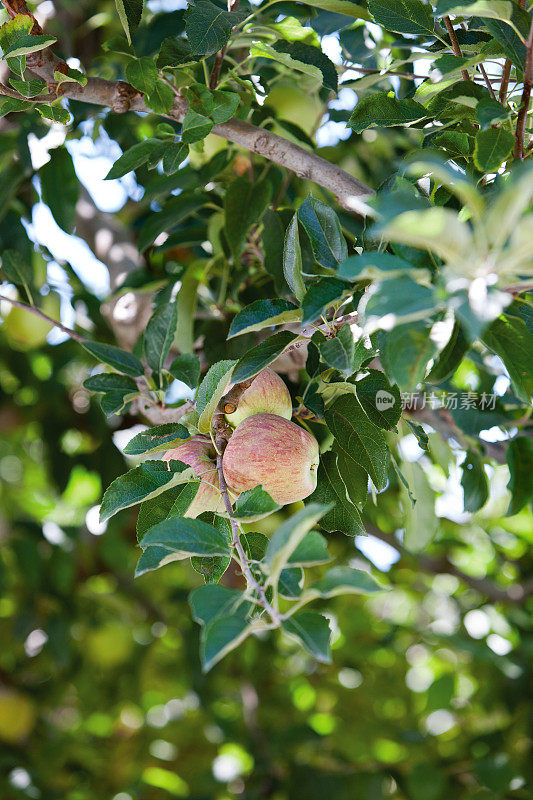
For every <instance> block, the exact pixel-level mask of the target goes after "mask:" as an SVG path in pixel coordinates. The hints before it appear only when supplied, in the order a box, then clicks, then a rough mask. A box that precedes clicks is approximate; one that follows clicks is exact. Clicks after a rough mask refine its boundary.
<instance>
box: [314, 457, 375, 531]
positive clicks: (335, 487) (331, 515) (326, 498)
mask: <svg viewBox="0 0 533 800" xmlns="http://www.w3.org/2000/svg"><path fill="white" fill-rule="evenodd" d="M338 458H339V459H340V456H339V457H338V456H337V454H336V453H333V452H329V453H324V454H323V455H322V456H321V459H320V465H319V467H318V481H317V487H316V489H315V491H314V492H313V494H312V495H311V496H310V497H309V498H308V499H309V500H310V501H311V502H315V503H329V505H330V510H329V511H328V512H327V514H325V515H324V516H323V517H322V519H321V520H320V525H321V527H322V528H324V530H326V531H341V532H342V533H346V534H347V535H348V536H361V535H364V534H365V528H364V525H363V522H362V520H361V515H360V513H359V511H358V509H357V508H356V506H355V505H354V504H353V502H352V500H351V498H350V495H349V494H348V490H347V488H346V484H345V483H344V480H346V481H349V474H350V473H351V475H352V477H353V476H355V480H356V482H357V483H358V484H359V485H358V486H357V487H355V486H354V487H353V491H354V493H357V496H358V498H359V497H361V495H362V492H363V491H364V496H365V497H366V494H367V491H368V475H367V473H366V472H365V471H364V470H363V469H361V467H359V466H358V465H355V469H350V473H348V472H347V471H346V472H345V471H344V470H343V471H342V475H343V477H341V473H340V471H339V467H338V462H337V459H338ZM345 460H346V463H347V465H348V467H352V466H353V461H352V459H350V458H348V457H346V459H345ZM343 478H344V480H343Z"/></svg>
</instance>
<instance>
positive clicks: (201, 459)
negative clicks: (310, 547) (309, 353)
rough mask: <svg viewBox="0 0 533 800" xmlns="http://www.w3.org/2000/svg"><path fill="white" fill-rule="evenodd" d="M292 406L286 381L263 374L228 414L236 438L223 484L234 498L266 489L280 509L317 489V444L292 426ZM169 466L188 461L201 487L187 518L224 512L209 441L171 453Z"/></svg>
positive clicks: (190, 442) (230, 447) (200, 438)
mask: <svg viewBox="0 0 533 800" xmlns="http://www.w3.org/2000/svg"><path fill="white" fill-rule="evenodd" d="M291 416H292V402H291V396H290V394H289V390H288V389H287V387H286V385H285V383H284V382H283V380H282V379H281V378H280V377H279V375H277V374H276V373H275V372H273V371H272V370H271V369H264V370H263V371H262V372H260V373H259V375H257V377H256V378H254V380H253V381H252V383H251V385H250V386H249V387H248V389H246V390H245V391H244V392H243V394H242V395H241V397H240V399H239V402H238V405H237V408H236V409H235V411H233V412H232V413H230V414H226V420H227V422H229V424H230V425H231V426H232V428H233V433H232V435H231V437H230V440H229V442H228V444H227V446H226V449H225V451H224V456H223V460H222V466H223V471H224V478H225V480H226V483H227V485H228V489H229V491H230V493H231V494H232V495H238V494H240V493H241V492H245V491H246V490H248V489H253V488H254V487H255V486H258V485H261V486H262V487H263V489H264V490H265V491H266V492H268V493H269V495H270V496H271V497H272V499H273V500H274V501H275V502H276V503H278V504H279V505H286V504H287V503H294V502H296V501H298V500H303V499H304V498H305V497H308V496H309V495H310V494H311V493H312V492H313V491H314V490H315V488H316V481H317V470H318V462H319V451H318V442H317V441H316V439H315V437H314V436H312V435H311V434H310V433H308V432H307V431H306V430H304V429H303V428H301V427H300V426H299V425H296V424H295V423H294V422H292V421H291ZM163 459H164V460H165V461H167V462H168V461H171V460H178V461H183V462H184V463H185V464H188V465H189V466H191V467H192V468H193V471H194V473H195V475H196V476H197V477H198V478H199V479H200V487H199V489H198V492H197V494H196V497H195V498H194V500H193V502H192V503H191V505H190V506H189V508H188V510H187V513H186V515H185V516H187V517H197V516H198V515H199V514H201V513H203V512H204V511H219V512H222V510H223V507H224V504H223V500H222V497H221V494H220V485H219V477H218V472H217V468H216V452H215V448H214V446H213V443H212V441H211V439H209V438H208V437H207V436H193V437H192V438H191V439H189V440H188V441H187V442H185V443H184V444H181V445H179V447H176V448H174V449H172V450H168V451H167V452H166V453H165V455H164V456H163Z"/></svg>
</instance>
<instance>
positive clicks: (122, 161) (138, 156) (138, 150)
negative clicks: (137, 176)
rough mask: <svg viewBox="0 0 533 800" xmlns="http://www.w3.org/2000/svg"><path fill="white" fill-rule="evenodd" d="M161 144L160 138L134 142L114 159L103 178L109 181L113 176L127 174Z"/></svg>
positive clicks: (146, 159) (117, 176)
mask: <svg viewBox="0 0 533 800" xmlns="http://www.w3.org/2000/svg"><path fill="white" fill-rule="evenodd" d="M161 144H162V143H161V140H160V139H145V140H144V141H142V142H138V143H137V144H134V145H133V146H132V147H130V148H129V149H128V150H126V152H125V153H123V154H122V155H121V156H120V158H119V159H117V161H115V163H114V164H113V166H112V167H111V169H110V170H109V172H108V173H107V175H106V176H105V178H104V180H106V181H110V180H114V179H115V178H122V177H123V175H127V173H128V172H132V171H133V170H134V169H137V167H140V166H141V165H142V164H145V163H146V162H147V161H148V159H149V158H150V157H151V156H152V154H153V153H154V151H157V150H158V149H159V148H160V147H161Z"/></svg>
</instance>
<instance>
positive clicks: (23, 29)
mask: <svg viewBox="0 0 533 800" xmlns="http://www.w3.org/2000/svg"><path fill="white" fill-rule="evenodd" d="M32 28H33V19H32V17H31V16H30V15H29V14H17V15H16V16H15V17H13V19H12V20H10V21H9V22H5V23H4V24H3V25H0V50H1V51H2V53H1V57H2V58H8V57H9V58H15V57H16V56H25V55H27V54H28V53H35V52H37V51H38V50H44V49H45V47H49V46H50V45H51V44H53V43H54V42H56V41H57V39H56V38H55V36H46V35H41V34H36V35H34V34H32V33H31V29H32Z"/></svg>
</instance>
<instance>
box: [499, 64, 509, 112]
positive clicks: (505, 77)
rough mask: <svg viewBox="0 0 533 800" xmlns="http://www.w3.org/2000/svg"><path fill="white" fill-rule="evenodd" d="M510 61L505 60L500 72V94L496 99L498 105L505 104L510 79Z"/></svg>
mask: <svg viewBox="0 0 533 800" xmlns="http://www.w3.org/2000/svg"><path fill="white" fill-rule="evenodd" d="M511 66H512V64H511V59H510V58H506V59H505V64H504V67H503V72H502V80H501V83H500V93H499V96H498V99H499V101H500V103H505V101H506V100H507V89H508V88H509V78H510V77H511Z"/></svg>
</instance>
